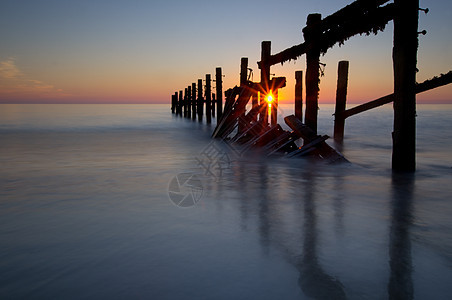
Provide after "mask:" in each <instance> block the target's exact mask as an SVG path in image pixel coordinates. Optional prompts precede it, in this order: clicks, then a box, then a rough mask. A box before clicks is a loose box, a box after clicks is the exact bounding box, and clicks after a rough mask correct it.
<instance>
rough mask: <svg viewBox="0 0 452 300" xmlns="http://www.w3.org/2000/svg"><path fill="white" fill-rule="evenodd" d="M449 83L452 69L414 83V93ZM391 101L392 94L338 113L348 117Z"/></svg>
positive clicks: (451, 77)
mask: <svg viewBox="0 0 452 300" xmlns="http://www.w3.org/2000/svg"><path fill="white" fill-rule="evenodd" d="M451 83H452V71H450V72H449V73H447V74H441V75H439V76H435V77H433V78H432V79H427V80H425V81H424V82H422V83H418V84H416V87H415V91H416V94H419V93H423V92H426V91H429V90H432V89H435V88H437V87H441V86H444V85H448V84H451ZM392 101H394V94H390V95H386V96H383V97H381V98H378V99H376V100H372V101H369V102H367V103H364V104H360V105H358V106H355V107H353V108H349V109H347V110H345V111H344V112H342V113H339V115H342V117H343V118H344V119H346V118H348V117H351V116H353V115H356V114H359V113H362V112H364V111H367V110H369V109H373V108H376V107H379V106H382V105H385V104H388V103H391V102H392Z"/></svg>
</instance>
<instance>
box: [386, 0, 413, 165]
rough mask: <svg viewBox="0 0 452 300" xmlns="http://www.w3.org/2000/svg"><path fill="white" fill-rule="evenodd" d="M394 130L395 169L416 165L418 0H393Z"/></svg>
mask: <svg viewBox="0 0 452 300" xmlns="http://www.w3.org/2000/svg"><path fill="white" fill-rule="evenodd" d="M394 4H395V6H396V8H397V11H399V12H400V13H398V14H397V15H396V17H395V18H394V47H393V52H392V57H393V68H394V131H393V133H392V141H393V143H392V169H393V170H394V171H404V172H413V171H415V169H416V91H415V88H416V65H417V49H418V42H419V41H418V19H419V0H394Z"/></svg>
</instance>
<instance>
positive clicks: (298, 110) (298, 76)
mask: <svg viewBox="0 0 452 300" xmlns="http://www.w3.org/2000/svg"><path fill="white" fill-rule="evenodd" d="M295 117H297V118H298V120H300V121H301V122H303V71H295Z"/></svg>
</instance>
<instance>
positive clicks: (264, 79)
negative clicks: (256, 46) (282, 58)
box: [259, 41, 271, 126]
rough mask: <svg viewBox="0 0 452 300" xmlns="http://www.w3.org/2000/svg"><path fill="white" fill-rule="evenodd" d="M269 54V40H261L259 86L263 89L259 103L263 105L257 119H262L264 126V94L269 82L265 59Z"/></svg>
mask: <svg viewBox="0 0 452 300" xmlns="http://www.w3.org/2000/svg"><path fill="white" fill-rule="evenodd" d="M270 55H271V42H270V41H263V42H262V45H261V86H262V89H263V91H261V105H263V107H262V109H261V114H260V116H259V120H260V121H262V125H264V126H266V125H268V109H267V103H266V101H265V96H266V95H265V94H267V93H268V92H269V86H268V83H269V82H270V64H268V63H266V62H265V61H266V60H267V59H268V58H269V57H270ZM264 106H265V107H264Z"/></svg>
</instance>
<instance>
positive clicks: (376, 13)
mask: <svg viewBox="0 0 452 300" xmlns="http://www.w3.org/2000/svg"><path fill="white" fill-rule="evenodd" d="M394 16H395V6H394V4H392V3H390V4H388V5H386V6H383V7H379V8H375V9H372V10H369V11H368V12H366V13H363V14H360V15H353V14H352V15H349V16H348V17H345V18H344V19H343V21H342V22H340V23H338V24H337V25H335V26H332V27H331V28H328V30H324V31H323V30H322V31H323V33H322V34H321V36H320V37H319V41H320V42H319V44H320V52H321V53H326V52H327V50H328V49H329V48H331V47H333V46H334V45H336V44H339V45H342V44H344V42H345V41H346V40H348V39H349V38H351V37H353V36H355V35H357V34H366V35H369V34H371V33H374V34H377V33H378V32H379V31H383V30H384V29H385V27H386V25H387V24H388V23H389V22H390V21H391V20H393V19H394ZM320 26H322V27H324V22H323V21H322V23H321V25H320Z"/></svg>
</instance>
